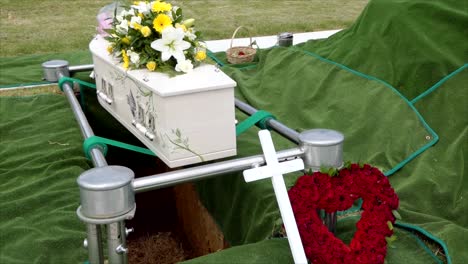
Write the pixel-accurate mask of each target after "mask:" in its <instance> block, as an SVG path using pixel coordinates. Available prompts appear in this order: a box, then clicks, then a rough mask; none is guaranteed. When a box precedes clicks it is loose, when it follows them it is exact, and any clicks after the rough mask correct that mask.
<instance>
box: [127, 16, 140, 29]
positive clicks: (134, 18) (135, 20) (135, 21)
mask: <svg viewBox="0 0 468 264" xmlns="http://www.w3.org/2000/svg"><path fill="white" fill-rule="evenodd" d="M135 24H138V25H140V24H141V17H139V16H132V18H131V19H130V27H131V28H135Z"/></svg>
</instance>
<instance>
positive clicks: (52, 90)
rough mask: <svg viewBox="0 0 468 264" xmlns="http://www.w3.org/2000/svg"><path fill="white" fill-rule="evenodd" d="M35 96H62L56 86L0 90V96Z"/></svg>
mask: <svg viewBox="0 0 468 264" xmlns="http://www.w3.org/2000/svg"><path fill="white" fill-rule="evenodd" d="M36 94H63V93H62V92H61V91H60V89H59V88H58V87H57V85H55V84H54V85H46V86H36V87H31V88H29V87H28V88H26V87H23V88H17V89H0V96H30V95H36Z"/></svg>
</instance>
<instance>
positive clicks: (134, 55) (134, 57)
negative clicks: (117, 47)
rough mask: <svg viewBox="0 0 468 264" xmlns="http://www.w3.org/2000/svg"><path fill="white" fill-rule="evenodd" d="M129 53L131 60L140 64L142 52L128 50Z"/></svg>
mask: <svg viewBox="0 0 468 264" xmlns="http://www.w3.org/2000/svg"><path fill="white" fill-rule="evenodd" d="M127 55H128V56H129V57H130V61H131V62H132V63H133V64H135V65H138V64H139V63H140V54H138V53H136V52H134V51H133V50H127Z"/></svg>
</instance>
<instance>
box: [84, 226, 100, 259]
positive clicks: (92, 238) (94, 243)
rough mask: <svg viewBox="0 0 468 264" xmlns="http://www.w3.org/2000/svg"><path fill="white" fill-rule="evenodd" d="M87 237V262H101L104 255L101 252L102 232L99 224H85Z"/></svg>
mask: <svg viewBox="0 0 468 264" xmlns="http://www.w3.org/2000/svg"><path fill="white" fill-rule="evenodd" d="M86 227H87V233H88V238H87V239H86V242H85V243H86V245H85V247H86V248H87V249H88V258H89V263H93V264H94V263H99V264H101V263H103V262H104V255H103V252H102V234H101V233H102V232H101V226H99V225H94V224H87V225H86Z"/></svg>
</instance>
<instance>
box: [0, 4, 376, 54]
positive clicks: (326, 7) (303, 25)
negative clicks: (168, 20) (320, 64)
mask: <svg viewBox="0 0 468 264" xmlns="http://www.w3.org/2000/svg"><path fill="white" fill-rule="evenodd" d="M124 2H127V1H124ZM169 2H170V3H172V4H173V5H178V6H180V7H182V8H183V10H184V14H185V17H186V18H188V17H193V18H195V19H196V26H197V28H198V30H200V31H202V32H203V33H204V38H205V39H207V40H209V39H221V38H230V37H231V35H232V33H233V31H234V29H235V28H236V27H237V26H239V25H243V26H248V27H249V28H250V29H251V31H252V34H254V35H257V36H262V35H276V34H277V33H279V32H284V31H290V32H308V31H317V30H326V29H338V28H344V27H347V26H349V25H350V24H351V23H352V22H353V21H354V20H355V19H356V18H357V16H358V15H359V14H360V12H361V11H362V9H363V8H364V6H365V5H366V4H367V2H368V0H347V1H343V0H327V1H322V0H301V1H291V0H286V1H278V0H177V1H169ZM109 3H111V1H110V0H73V1H72V0H67V1H63V0H0V6H1V8H0V25H1V29H0V57H12V56H21V55H26V54H42V53H59V52H66V51H74V50H85V49H87V48H88V43H89V40H90V39H91V38H92V37H93V35H94V34H95V27H96V15H97V13H98V11H99V9H100V8H101V7H103V6H105V5H107V4H109ZM240 36H242V35H240Z"/></svg>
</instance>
